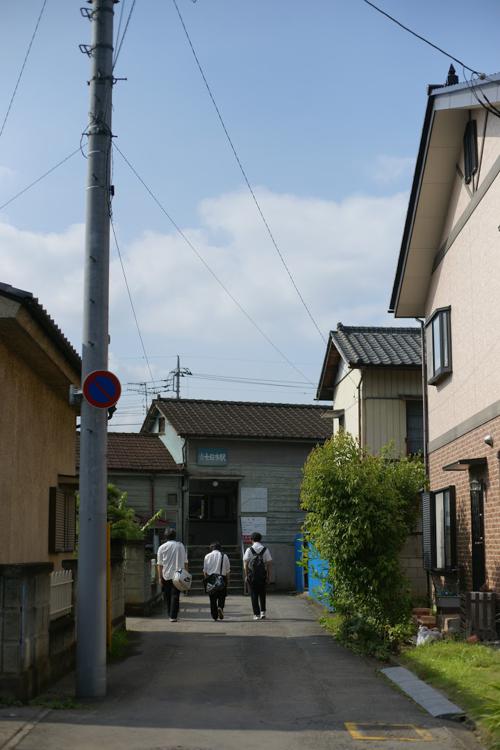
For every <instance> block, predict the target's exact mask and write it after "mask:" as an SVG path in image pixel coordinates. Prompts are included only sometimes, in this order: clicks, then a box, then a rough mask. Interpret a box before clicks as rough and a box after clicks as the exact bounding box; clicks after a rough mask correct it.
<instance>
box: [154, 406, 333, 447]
mask: <svg viewBox="0 0 500 750" xmlns="http://www.w3.org/2000/svg"><path fill="white" fill-rule="evenodd" d="M155 406H156V407H158V408H159V410H160V411H161V413H162V414H163V415H164V416H165V417H166V418H167V420H168V421H169V422H170V424H171V425H172V426H173V427H174V429H175V430H176V432H177V433H178V434H179V435H183V436H192V437H194V436H203V437H209V436H214V437H216V436H221V437H228V438H229V437H234V438H236V437H238V438H260V439H268V440H279V439H281V440H307V441H313V440H315V441H323V440H326V439H327V438H329V437H331V434H332V431H331V424H330V421H329V420H326V419H325V418H324V417H323V415H324V413H325V407H323V406H316V405H306V404H268V403H256V402H248V401H205V400H200V399H158V400H157V401H154V402H153V407H155ZM143 429H148V418H146V422H145V425H144V427H143Z"/></svg>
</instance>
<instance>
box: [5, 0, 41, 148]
mask: <svg viewBox="0 0 500 750" xmlns="http://www.w3.org/2000/svg"><path fill="white" fill-rule="evenodd" d="M46 5H47V0H43V4H42V9H41V11H40V13H39V15H38V19H37V22H36V25H35V30H34V32H33V34H32V35H31V39H30V43H29V44H28V49H27V51H26V54H25V56H24V60H23V64H22V65H21V70H20V71H19V75H18V77H17V81H16V85H15V86H14V91H13V92H12V96H11V97H10V102H9V106H8V107H7V112H6V113H5V117H4V118H3V123H2V127H1V128H0V138H1V137H2V135H3V131H4V128H5V123H6V122H7V118H8V117H9V114H10V110H11V109H12V105H13V103H14V99H15V98H16V94H17V89H18V88H19V84H20V83H21V78H22V76H23V73H24V68H25V67H26V63H27V62H28V57H29V54H30V52H31V47H32V46H33V42H34V41H35V37H36V33H37V31H38V27H39V26H40V21H41V20H42V16H43V12H44V10H45V6H46Z"/></svg>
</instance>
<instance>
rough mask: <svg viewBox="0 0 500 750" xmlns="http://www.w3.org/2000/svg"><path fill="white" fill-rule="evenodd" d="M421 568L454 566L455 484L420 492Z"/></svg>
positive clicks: (449, 568) (437, 568)
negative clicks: (433, 490)
mask: <svg viewBox="0 0 500 750" xmlns="http://www.w3.org/2000/svg"><path fill="white" fill-rule="evenodd" d="M422 525H423V529H422V531H423V544H424V568H425V569H426V570H436V571H438V570H442V571H449V570H452V569H454V568H455V567H456V564H457V559H456V558H457V552H456V503H455V487H445V488H444V489H442V490H437V491H436V492H423V493H422Z"/></svg>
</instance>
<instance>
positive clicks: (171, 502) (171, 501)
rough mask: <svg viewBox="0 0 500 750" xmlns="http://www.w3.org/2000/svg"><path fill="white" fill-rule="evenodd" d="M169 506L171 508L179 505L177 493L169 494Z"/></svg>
mask: <svg viewBox="0 0 500 750" xmlns="http://www.w3.org/2000/svg"><path fill="white" fill-rule="evenodd" d="M167 505H170V506H175V505H177V492H169V493H168V494H167Z"/></svg>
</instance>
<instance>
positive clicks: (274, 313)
mask: <svg viewBox="0 0 500 750" xmlns="http://www.w3.org/2000/svg"><path fill="white" fill-rule="evenodd" d="M258 196H259V200H260V202H261V205H262V208H263V210H264V212H265V214H266V216H267V218H268V220H269V223H270V225H271V227H272V230H273V233H274V235H275V237H276V240H277V242H278V243H279V246H280V248H281V250H282V252H283V254H284V256H285V257H286V260H287V263H288V265H289V267H290V270H291V272H292V274H293V275H294V278H295V280H296V283H297V285H298V287H299V288H300V290H301V292H302V294H303V296H304V298H305V300H306V301H307V303H308V305H309V307H310V309H311V311H312V313H313V315H314V317H315V318H316V320H317V322H318V324H319V326H320V328H321V330H322V331H323V332H324V334H325V335H326V334H327V332H328V330H330V329H331V328H333V327H335V326H336V324H337V322H338V321H342V322H343V323H345V324H365V325H366V324H368V325H370V324H384V323H386V324H387V323H388V322H389V320H390V319H389V318H388V317H387V315H386V310H387V305H388V301H389V295H390V290H391V286H392V280H393V276H394V270H395V263H396V258H397V251H398V248H399V242H400V236H401V230H402V222H403V217H404V211H405V207H406V202H407V197H406V195H405V194H400V193H398V194H395V195H392V196H389V197H372V196H367V195H356V196H351V197H349V198H347V199H346V200H344V201H341V202H334V201H326V200H321V199H317V198H299V197H297V196H293V195H283V194H276V193H272V192H270V191H268V190H266V189H263V188H262V189H260V190H258ZM199 216H200V221H199V225H198V226H197V227H191V228H190V227H186V228H184V231H185V233H186V235H187V236H188V237H189V238H190V239H191V241H192V242H193V244H194V245H195V246H196V247H197V249H198V250H199V252H200V253H201V255H202V256H203V258H204V259H205V260H206V262H207V263H208V264H209V265H210V266H211V267H212V268H213V270H214V272H215V273H216V274H217V275H218V277H219V278H220V279H221V281H222V282H223V283H224V284H225V285H226V286H227V287H228V288H229V289H230V291H231V292H232V293H233V294H234V296H235V297H236V298H237V299H238V300H239V301H240V303H241V304H242V305H243V307H244V308H245V309H246V310H247V311H248V313H249V314H250V315H251V316H252V317H253V318H254V319H255V320H256V321H257V322H258V324H259V325H260V326H261V327H262V328H263V329H264V331H265V332H266V333H267V334H268V335H269V336H270V338H271V339H272V340H273V341H274V342H275V343H276V344H277V346H278V347H279V348H280V349H282V350H283V351H285V352H286V353H287V355H288V356H289V357H290V358H291V359H293V360H294V361H296V362H301V361H302V362H304V361H311V360H312V367H311V368H310V369H309V371H308V372H309V373H310V375H309V377H311V379H312V380H313V381H316V380H317V377H318V376H319V369H320V367H321V361H322V358H323V355H324V345H323V343H322V342H321V340H320V339H319V336H318V333H317V331H315V329H314V327H313V325H312V323H311V321H310V320H309V318H308V317H307V314H306V313H305V311H304V309H303V307H302V305H301V303H300V301H299V300H298V298H297V295H296V292H295V291H294V289H293V287H292V285H291V283H290V280H289V278H288V276H287V275H286V272H285V270H284V269H283V267H282V265H281V262H280V260H279V258H278V257H277V255H276V252H275V250H274V248H273V246H272V244H271V241H270V239H269V237H268V235H267V233H266V231H265V229H264V227H263V225H262V222H261V221H260V219H259V217H258V215H257V213H256V210H255V206H254V205H253V203H252V202H251V200H250V199H249V197H248V194H247V193H246V192H243V191H241V192H235V193H230V194H227V195H221V196H219V197H217V198H212V199H207V200H205V201H203V202H202V204H201V205H200V207H199ZM117 231H118V236H119V239H120V247H121V252H122V257H123V262H124V264H125V268H126V273H127V278H128V282H129V286H130V289H131V293H132V297H133V300H134V304H135V308H136V312H137V316H138V319H139V322H140V326H141V331H142V334H143V337H144V340H145V344H146V349H147V351H148V353H149V354H150V355H162V356H164V357H165V359H155V358H154V357H153V358H152V359H151V366H152V369H153V375H154V377H155V378H157V377H165V375H166V374H167V373H168V370H170V369H171V368H172V366H173V365H174V360H173V359H171V358H170V359H168V357H172V355H175V354H176V353H177V352H178V351H193V352H199V353H200V355H201V354H205V355H207V356H208V355H211V356H215V357H216V356H217V355H220V356H221V357H224V356H225V357H228V356H229V357H231V356H233V357H243V356H244V357H246V358H250V359H251V358H252V356H255V357H256V358H259V359H260V360H269V359H273V360H278V359H279V356H278V355H277V354H276V352H273V351H272V350H271V348H270V347H269V345H268V344H267V343H266V342H265V341H263V340H262V338H261V337H260V335H259V334H258V333H257V332H256V331H255V329H254V328H253V327H252V326H251V325H250V324H249V323H248V321H247V320H246V319H245V317H244V316H243V315H242V314H241V312H240V311H239V310H238V309H237V307H236V306H235V305H234V303H233V302H232V301H231V299H229V297H228V296H227V295H226V294H225V293H224V291H223V290H222V289H221V287H220V286H219V285H218V284H217V282H216V281H215V280H214V279H213V277H212V276H211V275H210V274H209V273H208V272H207V270H206V268H205V267H204V266H203V265H202V263H200V261H199V260H198V259H197V258H196V257H195V256H194V254H193V253H192V251H191V249H190V248H189V247H188V246H187V245H186V243H185V242H184V240H183V239H182V238H180V237H179V236H178V235H177V234H173V233H171V232H170V231H169V232H165V233H159V232H153V231H144V232H143V233H142V234H141V235H140V236H138V237H135V238H134V239H133V240H132V241H131V242H128V243H127V242H126V241H125V240H124V239H123V238H121V237H120V226H119V223H118V226H117ZM83 247H84V231H83V227H82V226H72V227H69V228H68V229H67V230H66V231H65V232H63V233H61V234H36V233H33V232H29V231H26V230H22V229H18V228H16V227H14V226H11V225H9V224H6V223H4V224H0V253H1V255H2V258H3V265H2V274H1V278H0V280H1V281H5V282H7V283H10V284H13V285H14V286H18V287H21V288H24V289H28V290H29V291H32V292H33V293H34V294H35V295H36V296H38V297H39V299H40V302H41V303H42V304H43V305H44V307H46V308H47V309H48V311H49V313H50V314H51V315H52V316H53V317H54V318H55V320H56V322H57V323H58V324H59V325H60V326H61V328H62V329H63V330H64V332H65V333H66V335H68V336H69V337H70V338H71V340H72V341H73V343H74V344H75V346H76V348H77V349H80V337H81V308H82V278H83V270H82V266H83ZM111 252H112V256H111V257H112V261H111V293H110V318H111V320H110V331H111V336H112V343H111V353H112V356H113V360H112V361H113V366H114V367H115V368H116V369H117V370H118V372H119V374H120V376H121V377H122V379H123V380H133V381H140V380H144V379H148V380H149V374H148V371H147V368H146V366H145V363H144V361H142V360H141V359H140V357H141V355H142V350H141V347H140V344H139V341H138V336H137V331H136V327H135V322H134V319H133V316H132V313H131V310H130V305H129V301H128V297H127V292H126V288H125V285H124V281H123V276H122V271H121V268H120V266H119V263H118V260H117V258H116V256H115V253H114V251H113V249H112V251H111ZM131 355H134V356H137V359H135V360H128V359H126V357H128V356H131ZM314 361H317V366H316V365H315V364H314ZM185 364H186V365H187V366H189V364H190V363H189V362H186V363H185ZM224 367H225V365H223V364H218V363H217V360H215V361H214V362H213V363H212V369H213V370H214V371H221V370H222V368H224ZM242 367H247V369H248V365H247V366H243V365H242ZM278 370H279V373H280V374H279V377H285V378H287V379H294V380H296V379H298V374H297V373H296V372H294V371H293V370H291V369H290V368H289V367H288V366H287V365H284V366H279V367H278V368H275V369H274V372H276V371H278ZM259 372H261V374H262V375H264V374H265V375H266V377H273V374H272V372H273V368H271V367H269V366H266V367H263V366H262V367H261V369H260V370H259ZM206 395H207V396H209V395H210V391H207V393H206ZM231 395H232V397H235V396H234V393H232V394H231ZM253 397H254V398H258V395H254V396H253ZM281 398H283V394H281ZM302 398H303V397H302Z"/></svg>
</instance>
